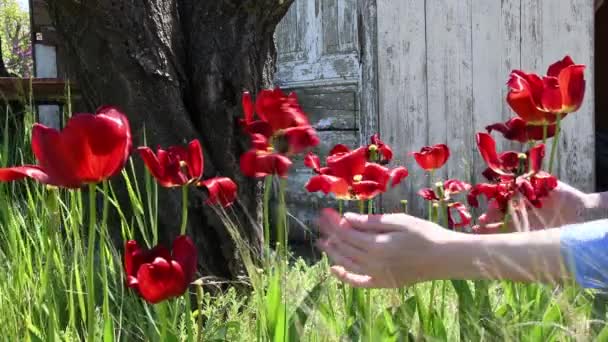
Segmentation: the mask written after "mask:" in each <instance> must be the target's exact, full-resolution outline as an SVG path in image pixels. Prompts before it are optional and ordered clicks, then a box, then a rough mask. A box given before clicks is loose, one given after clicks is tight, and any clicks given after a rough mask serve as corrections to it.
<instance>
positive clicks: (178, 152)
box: [137, 140, 204, 188]
mask: <svg viewBox="0 0 608 342" xmlns="http://www.w3.org/2000/svg"><path fill="white" fill-rule="evenodd" d="M137 151H138V152H139V155H140V156H141V158H142V159H143V161H144V163H145V164H146V167H147V168H148V170H149V171H150V173H151V174H152V176H154V178H156V179H157V180H158V183H159V184H160V185H161V186H164V187H166V188H171V187H178V186H184V185H188V184H192V183H194V182H196V181H198V180H199V179H200V178H201V177H202V176H203V163H204V162H203V149H202V148H201V144H200V142H199V141H198V140H192V141H191V142H190V144H188V147H187V148H186V147H183V146H171V147H169V148H168V149H167V150H162V149H160V148H158V150H157V152H156V154H154V152H153V151H152V149H150V148H149V147H139V148H138V149H137Z"/></svg>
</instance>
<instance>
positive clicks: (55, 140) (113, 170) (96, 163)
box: [0, 106, 132, 188]
mask: <svg viewBox="0 0 608 342" xmlns="http://www.w3.org/2000/svg"><path fill="white" fill-rule="evenodd" d="M131 144H132V142H131V129H130V127H129V122H128V120H127V118H126V116H125V115H124V114H123V113H122V112H121V111H120V110H119V109H117V108H115V107H111V106H104V107H101V108H99V109H98V110H97V112H96V114H75V115H74V116H72V117H71V118H70V119H69V120H68V123H67V125H66V127H65V128H64V129H63V130H62V131H57V130H55V129H52V128H49V127H46V126H43V125H41V124H34V127H33V130H32V150H33V152H34V156H35V157H36V160H37V161H38V165H24V166H18V167H10V168H4V169H0V181H4V182H7V181H15V180H21V179H24V178H26V177H29V178H32V179H35V180H37V181H39V182H41V183H44V184H49V185H54V186H59V187H64V188H79V187H81V186H83V185H85V184H95V183H99V182H101V181H103V180H106V179H108V178H110V177H112V176H114V175H116V174H118V173H120V171H121V170H122V169H123V167H124V165H125V163H126V161H127V159H128V157H129V154H130V152H131Z"/></svg>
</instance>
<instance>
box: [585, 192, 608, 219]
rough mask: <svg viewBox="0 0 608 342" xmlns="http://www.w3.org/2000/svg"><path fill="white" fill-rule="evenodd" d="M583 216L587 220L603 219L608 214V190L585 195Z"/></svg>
mask: <svg viewBox="0 0 608 342" xmlns="http://www.w3.org/2000/svg"><path fill="white" fill-rule="evenodd" d="M583 203H584V208H585V209H584V212H583V218H585V219H587V220H593V219H596V220H597V219H603V218H606V217H607V214H608V192H598V193H592V194H586V195H584V197H583Z"/></svg>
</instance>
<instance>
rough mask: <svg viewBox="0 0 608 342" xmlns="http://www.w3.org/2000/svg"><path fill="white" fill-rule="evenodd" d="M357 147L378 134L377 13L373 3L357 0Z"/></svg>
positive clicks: (366, 0)
mask: <svg viewBox="0 0 608 342" xmlns="http://www.w3.org/2000/svg"><path fill="white" fill-rule="evenodd" d="M357 9H358V11H357V18H359V19H358V22H359V24H358V32H359V34H358V35H359V44H360V45H361V46H360V47H359V51H360V54H359V56H360V58H361V60H360V61H359V65H360V68H359V75H360V81H359V83H360V87H361V90H360V92H359V102H360V115H359V128H360V130H361V134H360V136H361V144H365V143H366V142H367V141H368V139H369V137H370V136H372V135H373V134H375V133H378V130H379V127H378V126H379V123H378V120H379V108H378V97H379V92H380V91H379V83H378V77H379V75H378V73H379V71H378V12H377V3H376V0H358V1H357Z"/></svg>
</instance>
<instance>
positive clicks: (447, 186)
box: [418, 179, 471, 202]
mask: <svg viewBox="0 0 608 342" xmlns="http://www.w3.org/2000/svg"><path fill="white" fill-rule="evenodd" d="M439 186H441V188H442V189H441V191H443V197H442V198H440V197H439V195H438V194H437V193H436V192H435V190H433V189H429V188H425V189H421V190H420V191H418V195H419V196H420V197H422V198H424V199H425V200H427V201H445V202H447V201H449V200H450V198H451V195H456V194H459V193H461V192H465V191H469V190H470V189H471V185H470V184H468V183H465V182H463V181H460V180H457V179H448V180H446V181H445V182H443V184H441V183H439V185H438V187H439Z"/></svg>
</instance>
